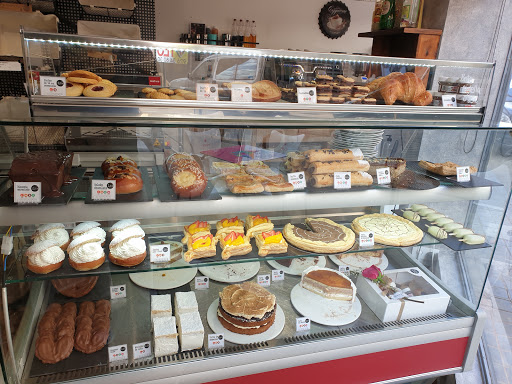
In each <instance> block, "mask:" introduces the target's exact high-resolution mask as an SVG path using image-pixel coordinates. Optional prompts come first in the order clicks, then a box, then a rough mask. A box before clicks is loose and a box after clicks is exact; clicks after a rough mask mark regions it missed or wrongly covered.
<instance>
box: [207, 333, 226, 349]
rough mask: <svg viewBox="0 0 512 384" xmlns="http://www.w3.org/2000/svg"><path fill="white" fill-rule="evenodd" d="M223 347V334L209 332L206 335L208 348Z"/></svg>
mask: <svg viewBox="0 0 512 384" xmlns="http://www.w3.org/2000/svg"><path fill="white" fill-rule="evenodd" d="M215 348H224V334H223V333H210V334H209V335H208V349H215Z"/></svg>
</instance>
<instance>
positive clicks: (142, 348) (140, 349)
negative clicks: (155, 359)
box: [133, 341, 151, 360]
mask: <svg viewBox="0 0 512 384" xmlns="http://www.w3.org/2000/svg"><path fill="white" fill-rule="evenodd" d="M150 356H151V341H146V342H144V343H139V344H133V359H134V360H136V359H141V358H143V357H150Z"/></svg>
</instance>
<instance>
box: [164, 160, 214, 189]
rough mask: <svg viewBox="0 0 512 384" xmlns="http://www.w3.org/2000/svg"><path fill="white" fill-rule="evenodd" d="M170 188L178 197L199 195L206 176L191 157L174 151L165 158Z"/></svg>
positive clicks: (205, 183)
mask: <svg viewBox="0 0 512 384" xmlns="http://www.w3.org/2000/svg"><path fill="white" fill-rule="evenodd" d="M165 168H166V169H167V175H168V176H169V178H170V179H171V188H172V190H173V191H174V193H175V194H176V195H177V196H178V198H185V199H187V198H194V197H199V196H201V194H202V193H203V192H204V190H205V189H206V185H207V182H208V180H207V178H206V176H205V174H204V172H203V170H202V169H201V167H200V166H199V164H198V163H197V161H195V160H194V158H193V157H191V156H190V155H187V154H180V153H176V154H174V155H171V156H170V157H169V158H168V159H167V160H166V166H165Z"/></svg>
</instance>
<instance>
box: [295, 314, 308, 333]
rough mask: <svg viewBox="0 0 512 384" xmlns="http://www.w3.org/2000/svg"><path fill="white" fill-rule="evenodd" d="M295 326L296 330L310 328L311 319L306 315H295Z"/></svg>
mask: <svg viewBox="0 0 512 384" xmlns="http://www.w3.org/2000/svg"><path fill="white" fill-rule="evenodd" d="M295 326H296V331H297V332H304V331H309V330H310V329H311V320H309V318H307V317H297V319H296V323H295Z"/></svg>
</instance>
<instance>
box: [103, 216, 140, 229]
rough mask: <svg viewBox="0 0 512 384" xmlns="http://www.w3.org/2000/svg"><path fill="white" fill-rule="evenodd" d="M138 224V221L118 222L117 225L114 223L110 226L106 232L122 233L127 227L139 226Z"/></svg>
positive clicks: (125, 220)
mask: <svg viewBox="0 0 512 384" xmlns="http://www.w3.org/2000/svg"><path fill="white" fill-rule="evenodd" d="M139 224H140V221H139V220H136V219H124V220H119V221H118V222H117V223H115V224H114V225H113V226H111V227H110V229H109V230H108V231H109V232H114V231H122V230H124V229H126V228H128V227H133V226H134V225H139Z"/></svg>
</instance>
